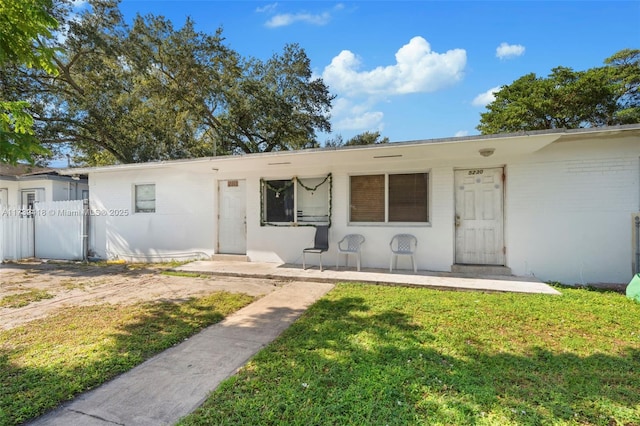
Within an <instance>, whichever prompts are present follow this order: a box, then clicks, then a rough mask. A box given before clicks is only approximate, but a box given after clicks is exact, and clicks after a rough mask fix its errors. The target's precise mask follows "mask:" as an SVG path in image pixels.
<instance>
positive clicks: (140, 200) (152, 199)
mask: <svg viewBox="0 0 640 426" xmlns="http://www.w3.org/2000/svg"><path fill="white" fill-rule="evenodd" d="M155 211H156V185H155V184H144V185H136V186H135V212H136V213H154V212H155Z"/></svg>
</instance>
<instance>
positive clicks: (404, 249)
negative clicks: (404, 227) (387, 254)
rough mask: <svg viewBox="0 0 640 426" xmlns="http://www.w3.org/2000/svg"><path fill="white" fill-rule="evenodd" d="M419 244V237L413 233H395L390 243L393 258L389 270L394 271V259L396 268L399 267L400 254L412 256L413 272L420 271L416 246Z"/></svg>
mask: <svg viewBox="0 0 640 426" xmlns="http://www.w3.org/2000/svg"><path fill="white" fill-rule="evenodd" d="M417 246H418V239H417V238H416V237H414V236H413V235H411V234H397V235H394V236H393V238H392V239H391V242H390V243H389V247H390V248H391V259H390V261H389V272H393V261H394V260H395V262H396V269H398V256H409V257H411V265H412V266H413V273H416V272H418V265H417V264H416V247H417Z"/></svg>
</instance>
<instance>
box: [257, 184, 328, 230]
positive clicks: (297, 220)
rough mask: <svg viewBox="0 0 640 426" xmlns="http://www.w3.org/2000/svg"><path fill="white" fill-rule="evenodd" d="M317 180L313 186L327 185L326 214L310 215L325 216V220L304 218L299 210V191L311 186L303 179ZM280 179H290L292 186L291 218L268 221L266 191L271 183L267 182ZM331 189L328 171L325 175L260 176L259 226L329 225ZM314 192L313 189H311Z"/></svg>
mask: <svg viewBox="0 0 640 426" xmlns="http://www.w3.org/2000/svg"><path fill="white" fill-rule="evenodd" d="M311 180H314V181H318V185H317V186H314V187H315V188H316V189H317V188H320V187H322V186H324V185H327V189H326V195H327V200H326V213H327V214H326V215H310V217H313V218H319V217H323V218H325V217H326V220H305V219H304V216H303V215H302V213H303V210H300V208H301V207H302V206H300V199H301V198H302V197H301V195H299V194H300V191H309V189H308V188H312V187H310V186H307V185H306V184H305V181H307V182H308V181H311ZM281 181H290V182H291V183H292V184H291V188H293V191H292V192H293V211H292V220H291V221H286V222H282V221H270V220H267V219H268V217H267V212H268V207H269V206H268V199H269V196H268V192H267V191H269V189H270V188H269V187H270V186H271V184H269V182H281ZM332 191H333V184H332V176H331V173H329V174H328V175H326V176H310V177H304V178H299V177H297V176H293V177H290V178H261V179H260V226H316V225H330V224H331V197H332ZM313 192H315V191H313Z"/></svg>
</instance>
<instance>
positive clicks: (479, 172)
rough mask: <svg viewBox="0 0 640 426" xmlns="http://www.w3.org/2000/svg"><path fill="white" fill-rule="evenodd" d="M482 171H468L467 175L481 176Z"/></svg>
mask: <svg viewBox="0 0 640 426" xmlns="http://www.w3.org/2000/svg"><path fill="white" fill-rule="evenodd" d="M482 172H484V170H469V175H481V174H482Z"/></svg>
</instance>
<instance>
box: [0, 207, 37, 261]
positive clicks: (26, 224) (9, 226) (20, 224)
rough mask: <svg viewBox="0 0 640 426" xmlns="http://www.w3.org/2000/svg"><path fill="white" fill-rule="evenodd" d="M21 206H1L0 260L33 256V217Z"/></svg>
mask: <svg viewBox="0 0 640 426" xmlns="http://www.w3.org/2000/svg"><path fill="white" fill-rule="evenodd" d="M23 211H25V209H21V208H3V209H2V212H1V215H0V260H18V259H24V258H27V257H33V255H34V253H35V251H34V248H35V240H34V236H33V222H34V221H33V217H28V216H27V215H26V214H23V213H21V212H23Z"/></svg>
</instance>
